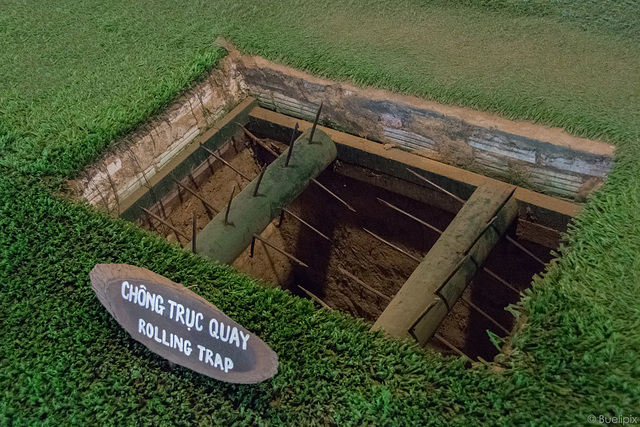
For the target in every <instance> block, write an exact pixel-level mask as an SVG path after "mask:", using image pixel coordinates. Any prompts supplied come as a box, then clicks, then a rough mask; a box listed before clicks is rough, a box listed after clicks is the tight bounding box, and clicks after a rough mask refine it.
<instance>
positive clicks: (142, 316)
mask: <svg viewBox="0 0 640 427" xmlns="http://www.w3.org/2000/svg"><path fill="white" fill-rule="evenodd" d="M91 286H92V288H93V290H94V291H95V293H96V295H97V296H98V299H99V300H100V302H101V303H102V305H104V306H105V308H106V309H107V311H109V313H111V315H112V316H113V317H114V319H116V321H117V322H118V323H119V324H120V325H121V326H122V327H123V328H124V329H125V330H126V331H127V332H129V334H130V335H131V336H132V337H133V338H135V339H136V340H137V341H139V342H141V343H142V344H144V345H145V346H146V347H147V348H148V349H149V350H151V351H153V352H154V353H157V354H159V355H160V356H162V357H164V358H165V359H168V360H170V361H171V362H174V363H176V364H178V365H182V366H184V367H187V368H189V369H192V370H194V371H196V372H199V373H201V374H203V375H207V376H209V377H212V378H215V379H217V380H221V381H227V382H231V383H243V384H249V383H257V382H260V381H263V380H266V379H267V378H271V377H272V376H274V375H275V374H276V372H277V371H278V356H277V355H276V353H275V352H274V351H273V350H271V349H270V348H269V346H268V345H267V344H265V343H264V342H263V341H262V340H261V339H260V338H258V337H257V336H255V335H254V334H252V333H250V332H249V331H247V330H246V329H245V328H243V327H242V326H240V325H239V324H237V323H236V322H234V321H233V320H231V318H229V317H228V316H226V315H225V314H224V313H223V312H222V311H220V310H219V309H218V308H217V307H216V306H214V305H213V304H211V303H210V302H208V301H207V300H205V299H204V298H202V297H200V296H199V295H197V294H196V293H194V292H192V291H190V290H189V289H187V288H185V287H184V286H182V285H179V284H177V283H174V282H172V281H171V280H169V279H167V278H166V277H163V276H160V275H159V274H156V273H153V272H151V271H149V270H146V269H144V268H140V267H134V266H131V265H126V264H98V265H96V266H95V267H94V268H93V270H91Z"/></svg>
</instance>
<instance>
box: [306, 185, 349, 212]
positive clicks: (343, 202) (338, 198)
mask: <svg viewBox="0 0 640 427" xmlns="http://www.w3.org/2000/svg"><path fill="white" fill-rule="evenodd" d="M311 182H313V183H314V184H316V185H317V186H318V187H320V188H322V189H323V190H324V191H326V192H327V193H329V194H330V195H331V196H333V198H334V199H336V200H337V201H339V202H340V203H342V204H343V205H345V206H346V207H347V209H349V210H350V211H351V212H355V211H356V210H355V209H354V208H352V207H351V205H350V204H349V203H347V202H345V201H344V200H342V199H341V198H340V197H339V196H338V195H337V194H336V193H334V192H333V191H331V190H329V189H328V188H327V187H325V186H324V185H322V184H321V183H320V181H318V180H317V179H315V178H312V179H311Z"/></svg>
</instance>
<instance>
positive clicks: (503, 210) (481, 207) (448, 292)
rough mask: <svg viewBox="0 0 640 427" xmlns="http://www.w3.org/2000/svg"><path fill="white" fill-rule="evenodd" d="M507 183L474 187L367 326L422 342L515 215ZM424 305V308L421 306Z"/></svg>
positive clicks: (426, 339)
mask: <svg viewBox="0 0 640 427" xmlns="http://www.w3.org/2000/svg"><path fill="white" fill-rule="evenodd" d="M512 195H513V187H512V186H508V185H504V184H503V185H487V186H482V187H480V188H478V189H477V190H476V191H475V192H474V193H473V195H472V196H471V198H470V199H469V200H468V201H467V202H466V203H465V205H464V206H463V207H462V209H461V210H460V212H459V213H458V215H457V216H456V217H455V218H454V220H453V221H452V222H451V224H450V225H449V227H447V229H446V230H445V231H444V233H443V234H442V236H440V238H439V239H438V241H437V242H436V243H435V245H434V246H433V247H432V248H431V250H430V251H429V253H428V254H427V255H426V256H425V257H424V259H423V260H422V262H421V263H420V265H418V267H417V268H416V270H415V271H414V272H413V274H412V275H411V276H410V277H409V279H408V280H407V281H406V282H405V284H404V285H403V286H402V288H401V289H400V291H399V292H398V293H397V294H396V296H395V297H394V298H393V300H392V301H391V303H389V305H388V306H387V308H386V309H385V311H384V312H383V313H382V315H381V316H380V317H379V318H378V320H377V321H376V322H375V324H374V325H373V329H374V330H385V331H387V332H388V333H390V334H391V335H394V336H397V337H407V336H410V335H411V336H414V337H415V338H416V340H418V342H420V343H421V344H425V343H426V342H427V341H428V340H429V339H430V338H431V337H432V336H433V334H434V333H435V332H436V330H437V329H438V327H439V326H440V324H441V323H442V320H444V318H445V316H446V315H447V313H448V312H449V310H450V309H451V307H453V305H454V304H455V302H456V301H457V300H458V298H460V296H461V295H462V293H463V292H464V290H465V288H466V287H467V285H468V284H469V282H470V281H471V280H472V279H473V277H474V276H475V274H476V272H477V271H478V269H479V268H481V266H482V263H483V262H484V261H485V259H486V258H487V256H488V255H489V252H490V251H491V249H492V248H493V246H494V245H495V244H496V243H497V242H498V240H499V239H500V238H501V237H502V235H503V234H504V233H505V232H506V230H507V228H508V227H509V226H510V225H511V223H512V222H513V221H514V220H515V219H516V216H517V209H518V208H517V203H516V201H515V199H514V198H513V197H511V196H512ZM426 308H428V309H426Z"/></svg>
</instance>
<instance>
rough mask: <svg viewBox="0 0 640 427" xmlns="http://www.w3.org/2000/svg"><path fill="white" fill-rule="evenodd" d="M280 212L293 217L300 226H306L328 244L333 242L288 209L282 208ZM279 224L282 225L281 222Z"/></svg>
mask: <svg viewBox="0 0 640 427" xmlns="http://www.w3.org/2000/svg"><path fill="white" fill-rule="evenodd" d="M282 212H286V213H288V214H289V215H291V216H292V217H294V218H295V219H297V220H298V221H300V222H301V223H302V224H304V225H306V226H307V227H309V228H310V229H311V230H313V231H315V232H316V233H317V234H318V235H319V236H320V237H322V238H323V239H327V240H328V241H330V242H333V240H331V239H330V238H329V237H328V236H327V235H326V234H324V233H323V232H321V231H320V230H318V229H317V228H315V227H314V226H313V225H311V224H309V223H308V222H307V221H305V220H304V219H302V218H300V217H299V216H298V215H296V214H294V213H293V212H291V211H290V210H289V209H287V208H283V209H282ZM280 224H282V221H280Z"/></svg>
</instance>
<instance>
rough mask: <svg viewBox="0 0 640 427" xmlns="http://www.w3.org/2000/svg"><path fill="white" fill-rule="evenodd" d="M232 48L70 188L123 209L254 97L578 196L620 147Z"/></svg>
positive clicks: (593, 184) (377, 139)
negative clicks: (303, 69) (201, 137)
mask: <svg viewBox="0 0 640 427" xmlns="http://www.w3.org/2000/svg"><path fill="white" fill-rule="evenodd" d="M225 47H227V49H228V50H229V55H228V56H227V57H225V58H224V59H223V60H222V61H221V63H220V64H219V66H218V68H217V69H215V70H214V71H212V72H211V73H210V74H209V75H208V76H207V77H206V79H204V80H203V81H202V82H201V83H199V84H198V85H196V86H195V87H194V88H193V89H191V90H190V91H188V92H187V93H186V94H185V95H183V96H182V97H181V98H180V99H179V100H178V101H177V102H176V103H175V104H174V105H173V106H172V107H171V108H170V109H169V110H168V111H166V112H165V113H163V114H161V115H160V116H158V117H157V118H156V119H155V120H153V121H152V122H150V123H149V124H148V125H146V126H144V127H143V128H141V130H140V131H138V132H136V133H134V134H132V135H130V136H129V137H127V138H125V139H123V140H121V141H119V142H118V143H117V144H116V145H115V147H114V149H113V150H112V151H111V152H110V153H108V154H107V155H105V156H104V158H103V159H102V160H100V161H99V162H97V163H96V164H94V165H93V166H91V167H89V168H87V169H86V170H85V172H84V173H83V174H82V176H81V177H80V178H79V179H77V180H75V181H74V182H72V185H71V187H72V192H73V193H74V194H75V195H76V196H78V197H82V198H84V199H86V200H88V201H89V202H90V203H91V204H93V205H99V206H102V207H103V208H105V209H106V210H108V211H117V212H118V213H120V212H121V210H120V207H119V204H120V200H122V199H125V198H126V197H128V196H130V195H131V194H133V193H134V192H135V191H136V189H138V188H139V187H141V186H144V185H145V184H146V183H148V180H149V179H150V178H151V177H152V176H153V175H155V174H156V173H157V172H158V171H159V170H160V169H161V168H162V167H163V166H164V165H166V164H167V163H168V162H169V161H170V160H171V159H172V158H173V157H174V156H176V155H178V154H179V153H180V152H181V151H182V150H184V149H185V148H187V147H188V146H189V144H192V143H193V141H194V139H195V138H196V137H197V136H198V135H201V134H202V133H204V132H205V131H206V130H208V129H210V128H211V127H212V126H214V123H215V121H216V120H217V119H219V118H221V117H222V116H224V114H225V113H226V112H228V111H230V110H231V109H232V108H233V107H234V106H236V105H237V104H239V103H240V102H242V101H243V100H244V99H246V98H247V97H249V96H251V97H254V98H256V99H257V101H258V103H259V105H260V106H262V107H264V108H268V109H271V110H275V111H278V112H281V113H283V114H287V115H290V116H293V117H296V118H300V119H304V120H310V121H313V119H314V117H315V113H316V111H317V108H318V106H319V105H320V103H321V102H323V103H324V107H323V110H322V115H321V120H320V122H321V124H323V125H325V126H327V127H331V128H334V129H337V130H340V131H343V132H347V133H351V134H354V135H358V136H360V137H363V138H366V139H369V140H371V141H372V143H383V144H387V145H390V146H396V147H398V148H401V149H403V150H407V151H410V152H413V153H415V154H418V155H421V156H424V157H428V158H432V159H434V160H438V161H441V162H443V163H447V164H450V165H453V166H457V167H461V168H463V169H467V170H470V171H473V172H477V173H480V174H482V175H486V176H490V177H493V178H497V179H500V180H502V181H505V182H509V183H512V184H515V185H518V186H522V187H525V188H529V189H532V190H534V191H538V192H541V193H546V194H550V195H553V196H559V197H564V198H569V199H574V200H578V201H582V200H584V199H585V198H586V196H587V195H588V194H589V193H590V192H591V191H593V190H594V189H596V188H598V187H599V186H600V185H601V183H602V182H603V180H604V178H605V176H606V174H607V173H608V172H609V171H610V169H611V167H612V162H613V154H614V147H613V146H611V145H608V144H604V143H601V142H597V141H591V140H587V139H583V138H577V137H573V136H571V135H569V134H567V133H566V132H564V131H562V130H560V129H549V128H546V127H544V126H539V125H535V124H532V123H528V122H514V121H510V120H506V119H502V118H500V117H497V116H495V115H492V114H488V113H484V112H479V111H472V110H467V109H463V108H457V107H449V106H445V105H441V104H437V103H434V102H429V101H425V100H423V99H420V98H416V97H410V96H402V95H397V94H393V93H391V92H388V91H383V90H377V89H371V88H365V89H363V88H358V87H355V86H353V85H350V84H347V83H340V82H333V81H330V80H326V79H320V78H317V77H314V76H311V75H309V74H306V73H303V72H300V71H297V70H294V69H292V68H289V67H285V66H281V65H278V64H275V63H272V62H270V61H267V60H265V59H264V58H260V57H253V56H247V55H241V54H240V53H239V52H237V51H236V50H234V49H233V47H232V46H228V45H227V46H225Z"/></svg>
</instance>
